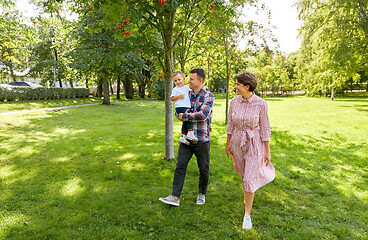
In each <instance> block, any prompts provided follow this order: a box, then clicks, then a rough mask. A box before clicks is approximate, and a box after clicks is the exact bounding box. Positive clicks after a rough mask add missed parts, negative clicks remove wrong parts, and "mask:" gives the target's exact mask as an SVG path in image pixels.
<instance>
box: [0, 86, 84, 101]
mask: <svg viewBox="0 0 368 240" xmlns="http://www.w3.org/2000/svg"><path fill="white" fill-rule="evenodd" d="M86 97H89V89H88V88H45V87H19V86H0V101H5V100H6V101H16V100H18V101H21V100H40V99H62V98H86Z"/></svg>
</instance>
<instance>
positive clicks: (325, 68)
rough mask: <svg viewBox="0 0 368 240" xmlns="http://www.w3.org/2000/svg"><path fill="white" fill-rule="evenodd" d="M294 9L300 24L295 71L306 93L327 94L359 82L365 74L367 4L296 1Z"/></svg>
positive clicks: (356, 0) (342, 0)
mask: <svg viewBox="0 0 368 240" xmlns="http://www.w3.org/2000/svg"><path fill="white" fill-rule="evenodd" d="M298 9H299V12H300V17H301V19H302V20H303V22H304V24H303V26H302V28H301V31H300V33H301V36H302V50H301V54H300V61H299V62H300V63H302V64H304V66H299V67H298V68H299V76H300V77H301V78H302V79H303V82H304V83H303V84H304V85H305V86H306V87H308V90H309V91H311V92H312V93H328V92H333V91H334V90H336V89H341V88H342V87H343V85H344V84H345V83H346V82H347V81H349V80H351V79H352V80H353V81H355V82H357V81H359V79H360V78H361V76H362V75H365V73H366V72H367V71H368V69H367V67H366V66H367V64H368V53H367V51H366V49H367V46H368V17H367V11H368V2H367V1H366V0H348V1H346V0H337V1H332V0H327V1H318V0H300V1H299V2H298ZM306 60H307V61H306ZM311 80H312V81H311ZM316 82H317V83H319V84H316Z"/></svg>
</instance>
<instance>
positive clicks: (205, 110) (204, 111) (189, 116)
mask: <svg viewBox="0 0 368 240" xmlns="http://www.w3.org/2000/svg"><path fill="white" fill-rule="evenodd" d="M213 103H214V97H213V95H212V94H211V93H207V94H206V96H205V97H204V101H203V103H202V105H201V108H200V110H199V111H198V112H191V113H183V114H179V120H181V119H180V117H181V118H182V120H184V121H191V122H200V121H204V120H206V119H207V117H208V115H209V114H210V113H211V112H212V108H213Z"/></svg>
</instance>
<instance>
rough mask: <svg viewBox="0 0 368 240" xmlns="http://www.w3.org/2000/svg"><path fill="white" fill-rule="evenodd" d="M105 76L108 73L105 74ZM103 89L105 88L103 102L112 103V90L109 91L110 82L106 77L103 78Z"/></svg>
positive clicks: (105, 103)
mask: <svg viewBox="0 0 368 240" xmlns="http://www.w3.org/2000/svg"><path fill="white" fill-rule="evenodd" d="M104 75H105V76H106V75H107V73H105V74H104ZM102 89H103V97H104V98H103V101H102V104H104V105H110V104H111V103H110V92H109V82H108V81H107V79H106V78H103V79H102Z"/></svg>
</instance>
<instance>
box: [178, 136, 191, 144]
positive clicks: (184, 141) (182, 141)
mask: <svg viewBox="0 0 368 240" xmlns="http://www.w3.org/2000/svg"><path fill="white" fill-rule="evenodd" d="M179 142H181V143H184V144H186V145H189V144H190V143H189V142H188V141H187V135H184V134H182V135H181V136H180V138H179Z"/></svg>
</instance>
